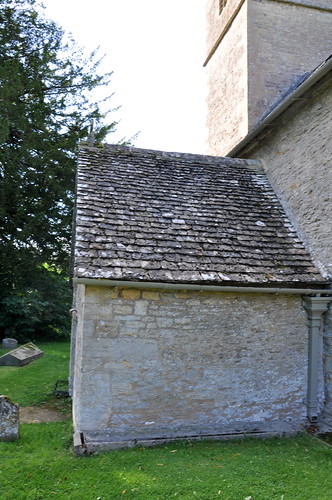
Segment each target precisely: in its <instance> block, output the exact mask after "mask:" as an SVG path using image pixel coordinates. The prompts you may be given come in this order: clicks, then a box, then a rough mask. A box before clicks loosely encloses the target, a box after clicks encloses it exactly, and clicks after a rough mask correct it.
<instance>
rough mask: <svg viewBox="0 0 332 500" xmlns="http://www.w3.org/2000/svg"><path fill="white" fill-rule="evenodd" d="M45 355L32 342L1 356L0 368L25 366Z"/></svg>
mask: <svg viewBox="0 0 332 500" xmlns="http://www.w3.org/2000/svg"><path fill="white" fill-rule="evenodd" d="M43 355H44V353H43V351H41V350H40V349H38V347H37V346H36V345H35V344H33V343H32V342H30V343H29V344H24V345H22V346H21V347H18V348H17V349H14V350H13V351H10V352H7V354H4V355H3V356H0V366H24V365H27V364H28V363H31V361H35V359H38V358H40V357H41V356H43Z"/></svg>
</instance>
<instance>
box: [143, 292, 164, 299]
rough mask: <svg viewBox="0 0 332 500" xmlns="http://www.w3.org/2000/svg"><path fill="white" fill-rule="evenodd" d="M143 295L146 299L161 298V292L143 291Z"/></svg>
mask: <svg viewBox="0 0 332 500" xmlns="http://www.w3.org/2000/svg"><path fill="white" fill-rule="evenodd" d="M142 296H143V299H146V300H159V299H160V295H159V292H143V293H142Z"/></svg>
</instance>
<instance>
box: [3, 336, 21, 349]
mask: <svg viewBox="0 0 332 500" xmlns="http://www.w3.org/2000/svg"><path fill="white" fill-rule="evenodd" d="M16 347H17V340H16V339H10V338H8V339H3V341H2V349H16Z"/></svg>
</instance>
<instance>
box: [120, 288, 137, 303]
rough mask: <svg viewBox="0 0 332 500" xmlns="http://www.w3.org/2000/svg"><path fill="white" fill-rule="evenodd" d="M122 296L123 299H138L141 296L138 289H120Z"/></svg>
mask: <svg viewBox="0 0 332 500" xmlns="http://www.w3.org/2000/svg"><path fill="white" fill-rule="evenodd" d="M121 295H122V298H123V299H125V300H138V299H139V298H140V296H141V292H140V290H133V289H129V290H122V293H121Z"/></svg>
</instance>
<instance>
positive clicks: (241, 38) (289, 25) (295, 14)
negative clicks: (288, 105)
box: [205, 0, 332, 156]
mask: <svg viewBox="0 0 332 500" xmlns="http://www.w3.org/2000/svg"><path fill="white" fill-rule="evenodd" d="M207 23H208V26H207V28H208V29H207V57H206V61H205V65H206V67H207V79H208V96H207V108H208V119H207V121H208V122H207V128H208V141H207V142H208V143H207V153H208V154H212V155H222V156H224V155H227V153H228V152H229V151H230V150H231V149H232V148H233V147H234V146H235V145H236V144H237V143H238V142H239V141H240V140H241V139H243V138H244V137H245V136H246V135H247V133H248V132H249V131H250V130H251V129H252V128H253V127H254V126H255V124H257V122H259V120H260V119H261V118H262V117H263V116H264V115H266V113H267V112H268V110H269V109H270V108H271V107H272V106H273V105H274V104H275V103H276V102H278V100H279V99H281V98H282V97H284V96H285V94H286V93H287V92H288V91H289V89H290V88H291V87H292V86H296V85H297V84H298V83H299V82H300V81H301V79H303V78H304V77H305V76H306V75H307V74H308V72H311V71H312V70H313V69H314V68H315V67H317V66H318V65H319V64H320V63H321V62H322V61H324V60H325V59H326V58H327V57H328V56H329V54H330V53H331V38H332V2H331V0H208V2H207Z"/></svg>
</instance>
